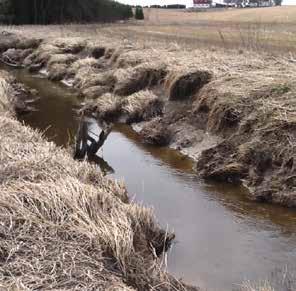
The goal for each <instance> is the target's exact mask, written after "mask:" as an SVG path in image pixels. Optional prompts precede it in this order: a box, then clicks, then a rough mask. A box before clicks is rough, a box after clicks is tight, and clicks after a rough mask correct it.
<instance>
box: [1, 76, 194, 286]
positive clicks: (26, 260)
mask: <svg viewBox="0 0 296 291" xmlns="http://www.w3.org/2000/svg"><path fill="white" fill-rule="evenodd" d="M7 77H8V76H5V75H4V73H1V75H0V100H1V102H0V104H1V106H2V105H3V104H5V107H4V106H3V107H0V108H1V115H0V138H1V143H0V165H1V167H0V193H1V194H0V213H1V214H0V216H1V218H0V219H1V226H0V236H1V242H0V274H1V279H0V286H1V288H4V289H8V290H12V289H13V290H36V289H44V290H45V289H46V290H49V289H51V290H58V289H63V290H73V289H75V290H90V289H96V290H151V288H152V289H154V290H196V288H193V287H186V286H185V285H183V284H182V283H181V282H179V281H177V280H176V279H174V278H173V277H172V276H170V275H169V274H167V273H166V272H165V271H163V269H162V267H161V260H160V259H158V256H160V255H161V254H162V253H163V252H164V251H166V250H167V249H168V248H169V246H170V244H171V241H172V239H173V238H174V235H173V234H170V233H167V232H165V231H163V230H161V229H160V228H159V226H158V225H157V224H156V222H155V218H154V216H153V213H152V211H151V210H150V209H147V208H144V207H141V206H139V205H137V204H134V203H129V202H128V196H127V192H126V189H125V188H124V186H123V185H122V184H121V183H119V182H117V181H113V180H109V179H107V178H105V177H103V176H102V175H101V174H100V173H99V172H98V171H97V168H96V167H95V166H92V165H90V164H88V163H87V162H75V161H74V160H73V159H72V158H71V156H70V155H69V153H68V152H67V151H66V150H63V149H61V148H58V147H56V146H55V145H54V144H53V143H51V142H47V141H45V140H44V139H43V137H42V135H41V134H40V133H38V132H36V131H34V130H32V129H30V128H27V127H25V126H22V125H21V124H20V123H19V122H18V121H16V120H14V119H13V118H12V117H11V116H10V114H6V110H7V108H9V107H10V106H11V105H12V104H13V103H12V104H11V103H10V102H12V99H11V97H10V96H12V95H10V93H11V91H10V90H12V89H11V88H12V87H10V85H11V83H10V80H8V79H7Z"/></svg>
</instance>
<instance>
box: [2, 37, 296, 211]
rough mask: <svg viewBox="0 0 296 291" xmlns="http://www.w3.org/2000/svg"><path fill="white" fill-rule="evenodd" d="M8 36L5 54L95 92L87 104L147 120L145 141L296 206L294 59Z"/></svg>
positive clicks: (105, 114)
mask: <svg viewBox="0 0 296 291" xmlns="http://www.w3.org/2000/svg"><path fill="white" fill-rule="evenodd" d="M4 36H5V37H4V38H3V39H5V41H4V43H5V45H2V46H1V47H2V48H3V49H2V51H3V54H2V59H4V60H5V61H6V62H7V61H9V60H13V65H16V66H26V67H27V68H28V69H29V70H31V71H35V70H41V71H42V72H43V73H45V74H47V76H48V77H49V78H50V79H52V80H56V81H63V82H64V83H66V84H68V85H72V86H74V87H75V88H76V89H77V90H78V91H79V92H80V94H81V95H82V96H85V97H87V98H88V100H87V101H86V102H85V105H84V107H83V108H82V109H81V112H84V113H89V114H95V115H96V116H97V117H98V119H101V120H105V121H107V122H118V121H119V122H126V123H133V124H135V123H139V122H141V123H140V124H139V125H138V126H137V128H138V129H139V130H140V134H141V135H142V136H143V141H145V142H148V143H152V144H156V145H165V146H171V147H174V148H177V149H178V150H180V151H181V152H183V153H185V154H187V155H189V156H191V157H192V158H194V159H195V160H196V162H197V165H196V169H197V175H199V176H201V177H203V178H205V179H214V180H218V181H228V182H231V183H244V184H245V185H246V186H247V187H248V188H249V190H250V198H252V199H256V200H258V201H261V202H272V203H279V204H282V205H285V206H289V207H294V206H296V171H295V158H296V149H295V144H296V142H295V141H296V126H295V124H296V123H295V122H296V116H295V112H296V110H295V105H296V103H295V93H296V87H295V81H296V80H295V74H294V72H295V69H296V65H295V63H294V62H292V61H289V60H285V59H280V58H271V57H269V56H256V55H252V54H245V55H241V54H234V53H233V52H230V53H229V54H227V53H225V52H224V53H218V52H211V51H206V52H205V51H202V50H199V51H198V50H196V51H191V52H188V53H187V52H186V53H184V52H182V51H176V50H166V49H163V48H160V49H159V50H156V49H154V48H149V47H144V48H140V47H137V46H133V45H132V44H130V43H128V42H124V41H123V42H120V41H118V40H117V41H115V40H114V39H110V40H106V39H104V38H102V39H98V38H96V40H94V39H93V40H91V39H89V40H87V39H83V38H77V37H75V38H73V37H71V38H70V37H68V38H63V39H59V38H48V39H44V40H43V41H42V42H41V43H40V41H39V40H32V39H31V38H29V39H23V41H24V43H25V44H26V45H21V44H20V42H21V40H20V39H19V38H18V37H17V36H15V35H14V34H9V33H5V34H4ZM15 39H18V41H15ZM1 40H2V38H1ZM37 43H38V44H39V45H38V46H37V47H36V44H37ZM7 44H9V46H8V45H7ZM28 44H31V45H28ZM20 47H21V49H22V51H20V50H19V49H20ZM5 49H7V50H5ZM28 50H33V51H30V52H31V54H29V55H27V53H28V52H29V51H28ZM7 55H8V56H9V58H7ZM14 55H15V56H14ZM26 55H27V56H26ZM24 56H26V57H25V58H24Z"/></svg>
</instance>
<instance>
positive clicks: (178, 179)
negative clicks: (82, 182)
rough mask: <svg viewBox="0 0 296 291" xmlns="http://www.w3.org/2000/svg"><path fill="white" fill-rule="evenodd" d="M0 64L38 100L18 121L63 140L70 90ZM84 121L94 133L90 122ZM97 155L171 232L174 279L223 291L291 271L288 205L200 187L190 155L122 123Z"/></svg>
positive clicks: (294, 218)
mask: <svg viewBox="0 0 296 291" xmlns="http://www.w3.org/2000/svg"><path fill="white" fill-rule="evenodd" d="M1 67H2V69H3V68H4V67H3V65H1V66H0V68H1ZM5 69H6V70H9V71H10V72H11V73H12V74H13V75H14V76H15V77H16V78H17V80H18V81H19V82H21V83H24V84H25V85H27V86H29V87H31V88H33V89H36V90H37V91H38V95H37V96H38V97H40V99H39V100H38V101H37V103H36V104H35V107H36V109H37V110H36V111H34V112H32V113H30V114H28V115H25V116H23V117H21V118H20V119H21V121H23V122H24V123H25V124H27V125H29V126H31V127H33V128H37V129H39V130H41V131H45V132H44V135H45V136H46V137H47V138H48V139H49V140H52V141H54V142H55V143H56V144H57V145H59V146H67V145H69V143H71V140H72V141H73V137H74V136H75V134H76V132H77V128H78V120H77V118H76V115H75V112H74V109H75V107H77V105H78V104H79V103H80V102H81V100H79V99H78V98H77V97H76V94H75V92H74V91H73V90H72V89H70V88H67V87H66V86H64V85H62V84H59V83H53V82H50V81H48V80H47V79H46V78H44V77H42V76H40V75H31V74H29V73H27V72H26V71H25V70H15V69H11V68H7V67H5ZM90 122H91V131H92V132H93V133H94V134H96V135H99V134H100V128H99V127H98V125H97V123H96V122H95V121H94V120H90ZM98 155H99V157H98V161H97V162H98V171H99V170H102V171H103V172H104V173H105V174H107V175H108V176H111V177H114V178H116V179H121V180H124V182H125V183H126V186H127V188H128V191H129V193H130V197H131V199H133V200H135V201H137V202H138V203H142V204H144V205H147V206H150V207H153V208H154V210H155V214H156V216H157V219H158V221H159V222H160V224H161V225H162V226H163V227H164V228H167V227H168V228H169V229H171V230H173V231H174V232H175V233H176V238H177V239H176V243H174V244H173V247H172V249H171V250H170V251H169V253H168V262H167V264H168V266H167V268H168V270H169V271H170V272H171V273H172V274H174V275H176V276H177V277H178V278H182V279H183V280H184V281H185V282H187V283H191V284H194V285H197V286H200V287H202V288H205V289H206V290H209V291H214V290H215V291H216V290H217V291H218V290H219V291H226V290H228V291H229V290H237V289H238V287H239V284H241V283H242V282H243V281H244V280H250V281H258V280H264V279H267V278H270V277H274V276H277V274H278V273H279V272H281V270H283V269H285V268H286V267H288V268H289V269H291V270H295V269H296V211H295V210H289V209H284V208H281V207H278V206H272V205H265V204H258V203H255V202H251V201H249V200H248V199H247V198H246V190H245V189H243V188H240V187H234V186H231V185H229V184H205V183H204V182H203V181H201V180H200V179H198V178H197V176H196V174H195V173H194V171H193V170H192V168H193V162H192V161H191V160H190V159H188V158H186V157H184V156H182V155H180V154H179V153H177V152H176V151H174V150H170V149H167V148H159V147H154V146H147V145H144V144H143V143H142V142H141V140H140V138H139V136H138V135H137V133H136V132H134V131H133V130H132V129H131V127H129V126H127V125H121V124H118V125H116V126H115V128H114V130H113V131H112V132H111V134H110V135H109V137H108V139H107V141H106V143H105V144H104V146H103V148H102V149H101V150H100V152H99V153H98Z"/></svg>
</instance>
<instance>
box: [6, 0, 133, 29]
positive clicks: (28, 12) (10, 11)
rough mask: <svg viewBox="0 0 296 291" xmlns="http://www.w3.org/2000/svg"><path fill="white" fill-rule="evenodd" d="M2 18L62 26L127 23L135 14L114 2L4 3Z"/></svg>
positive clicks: (27, 0)
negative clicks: (64, 24) (85, 23)
mask: <svg viewBox="0 0 296 291" xmlns="http://www.w3.org/2000/svg"><path fill="white" fill-rule="evenodd" d="M1 9H2V11H1ZM0 15H4V16H5V15H6V16H7V19H9V22H11V23H12V24H61V23H71V22H80V23H83V22H108V21H116V20H124V19H128V18H131V17H133V11H132V8H131V6H129V5H125V4H121V3H118V2H115V1H112V0H0Z"/></svg>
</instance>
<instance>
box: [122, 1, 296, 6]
mask: <svg viewBox="0 0 296 291" xmlns="http://www.w3.org/2000/svg"><path fill="white" fill-rule="evenodd" d="M118 1H119V2H122V3H126V4H130V5H142V6H146V5H152V4H159V5H167V4H176V3H178V4H185V5H187V7H190V6H192V3H193V0H118ZM214 1H215V0H214ZM217 2H218V1H217ZM283 5H296V0H283Z"/></svg>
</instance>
